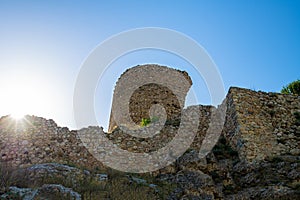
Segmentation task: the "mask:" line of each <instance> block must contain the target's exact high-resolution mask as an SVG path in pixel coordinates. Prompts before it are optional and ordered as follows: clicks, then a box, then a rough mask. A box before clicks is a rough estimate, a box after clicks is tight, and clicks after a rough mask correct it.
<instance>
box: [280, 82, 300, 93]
mask: <svg viewBox="0 0 300 200" xmlns="http://www.w3.org/2000/svg"><path fill="white" fill-rule="evenodd" d="M281 93H283V94H296V95H300V80H299V79H298V80H296V81H293V82H291V83H290V84H288V85H287V86H284V87H283V88H282V90H281Z"/></svg>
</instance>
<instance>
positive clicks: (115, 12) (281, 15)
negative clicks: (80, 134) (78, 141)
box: [0, 0, 300, 128]
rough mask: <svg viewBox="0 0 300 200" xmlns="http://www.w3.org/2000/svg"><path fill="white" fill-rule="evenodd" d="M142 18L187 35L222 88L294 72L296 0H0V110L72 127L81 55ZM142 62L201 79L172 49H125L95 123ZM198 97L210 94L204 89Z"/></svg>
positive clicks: (265, 84) (298, 62)
mask: <svg viewBox="0 0 300 200" xmlns="http://www.w3.org/2000/svg"><path fill="white" fill-rule="evenodd" d="M142 27H162V28H168V29H173V30H176V31H179V32H181V33H183V34H185V35H187V36H189V37H191V38H193V39H194V40H195V41H197V42H198V43H199V44H200V45H202V46H203V47H204V48H205V49H206V50H207V52H208V53H209V54H210V56H211V57H212V59H213V60H214V62H215V63H216V65H217V66H218V69H219V71H220V74H221V76H222V78H223V81H224V85H225V88H226V90H228V89H229V87H230V86H239V87H246V88H250V89H255V90H263V91H272V92H278V91H280V89H281V88H282V86H283V85H286V84H287V83H289V82H291V81H294V80H296V79H299V78H300V70H299V68H300V1H292V0H291V1H276V0H272V1H268V0H266V1H254V0H253V1H248V0H245V1H239V0H237V1H200V0H195V1H179V0H178V1H176V0H172V1H171V0H170V1H167V0H166V1H114V0H111V1H105V2H104V1H37V0H35V1H30V0H27V1H15V0H0V70H1V71H0V116H2V115H7V114H10V113H14V112H17V111H19V112H21V111H22V112H23V113H24V114H34V115H37V116H41V117H45V118H52V119H54V120H55V121H56V122H57V123H58V124H59V125H60V126H68V127H70V128H75V125H74V120H73V91H74V85H75V81H76V77H77V75H78V73H79V71H80V67H81V65H82V63H83V62H84V60H85V59H86V58H87V56H88V55H89V53H90V52H91V51H92V50H93V49H94V48H95V47H96V46H97V45H99V44H100V43H101V42H103V41H104V40H105V39H107V38H108V37H110V36H112V35H115V34H118V33H119V32H122V31H126V30H129V29H134V28H142ZM144 63H158V64H163V65H169V66H172V67H175V68H180V69H185V70H187V71H188V72H189V73H190V74H191V76H192V79H193V82H194V86H193V89H194V90H195V91H196V93H197V91H198V90H201V87H205V84H203V82H201V80H200V79H201V77H200V78H199V77H194V76H193V72H191V71H190V70H191V68H190V67H189V66H188V63H186V62H185V61H183V60H182V59H180V58H178V57H176V56H174V55H170V54H168V53H166V52H160V51H147V50H145V51H143V52H135V53H132V54H130V55H127V56H124V57H122V58H120V59H118V60H117V61H116V62H115V63H114V66H118V67H114V68H113V70H112V71H111V72H110V73H111V74H109V76H107V77H106V79H104V81H100V82H99V87H98V88H101V87H100V86H102V87H103V86H104V88H106V90H104V91H102V90H101V91H100V89H99V90H98V89H97V90H96V91H95V100H96V103H95V112H96V113H97V119H98V121H99V124H100V125H102V126H104V127H107V121H108V117H109V111H110V104H111V103H110V101H111V98H112V97H111V96H112V89H113V87H114V84H115V81H116V79H117V77H118V76H119V75H120V74H121V73H122V72H123V71H124V70H125V69H126V68H127V67H131V66H133V65H135V64H144ZM103 84H104V85H103ZM100 92H101V93H100ZM204 93H205V92H204ZM204 96H205V95H204ZM197 101H198V102H196V103H200V104H209V101H208V99H207V98H205V97H203V98H202V97H201V96H200V97H199V98H198V100H197Z"/></svg>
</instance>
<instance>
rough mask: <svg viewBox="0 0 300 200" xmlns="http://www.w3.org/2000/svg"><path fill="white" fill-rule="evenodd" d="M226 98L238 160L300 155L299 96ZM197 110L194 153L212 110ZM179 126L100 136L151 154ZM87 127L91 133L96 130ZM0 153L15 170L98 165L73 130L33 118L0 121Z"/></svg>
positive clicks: (239, 93)
mask: <svg viewBox="0 0 300 200" xmlns="http://www.w3.org/2000/svg"><path fill="white" fill-rule="evenodd" d="M226 100H227V113H226V121H225V124H224V128H223V135H224V137H225V139H226V140H227V142H228V143H229V144H230V146H231V147H232V148H233V149H234V150H236V151H237V152H238V156H239V158H240V159H241V160H246V161H248V162H256V161H261V160H265V159H268V158H269V157H276V156H278V155H293V156H299V155H300V149H299V141H300V140H299V137H300V136H299V135H300V119H299V116H300V114H299V113H300V98H299V96H298V97H297V96H293V95H283V94H277V93H265V92H255V91H251V90H248V89H241V88H231V89H230V90H229V92H228V95H227V97H226ZM198 108H199V110H200V112H201V113H202V114H201V118H200V122H199V128H198V132H197V134H196V136H195V139H194V142H193V143H192V146H191V148H192V149H196V150H199V149H200V148H201V145H202V141H203V139H204V137H205V134H206V131H207V129H208V126H209V123H210V114H211V109H212V107H210V106H198ZM191 123H192V122H191ZM179 125H180V117H177V118H173V119H172V120H168V121H167V122H166V126H165V128H163V129H162V130H161V132H160V133H159V134H156V135H155V136H154V137H153V138H145V139H143V138H136V137H133V136H131V135H128V134H125V133H124V132H123V131H122V130H121V129H120V128H117V129H116V130H115V131H113V132H112V133H105V134H106V135H107V138H109V139H110V140H111V141H113V142H114V143H115V144H116V145H117V146H119V147H120V148H122V149H125V150H128V151H132V152H152V151H155V150H157V149H159V148H162V147H163V146H164V145H165V144H167V143H168V142H170V141H171V140H172V138H173V137H174V135H175V134H177V130H178V127H179ZM89 129H90V131H91V132H93V133H94V132H95V131H96V132H97V131H98V130H100V129H101V128H99V127H96V129H97V130H94V129H95V128H93V127H90V128H87V130H89ZM150 129H151V127H150ZM141 131H142V132H143V130H141ZM150 131H151V130H150ZM0 150H1V152H0V153H1V154H0V156H1V160H2V161H12V162H13V163H14V165H17V166H19V165H21V166H23V165H31V164H36V163H43V162H58V163H69V164H72V163H73V164H76V165H80V166H84V167H88V168H91V167H95V166H98V167H103V165H102V164H101V163H100V162H99V161H97V160H96V159H95V158H94V157H93V156H92V155H91V154H90V153H89V151H88V150H87V149H86V148H85V146H84V145H83V143H82V141H81V140H80V138H79V136H78V131H70V130H68V129H67V128H62V127H58V126H57V125H56V123H55V122H54V121H53V120H46V119H43V118H39V117H33V116H27V117H26V118H25V119H24V120H23V121H15V120H13V119H11V118H10V117H2V118H1V119H0Z"/></svg>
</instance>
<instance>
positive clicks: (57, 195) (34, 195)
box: [0, 184, 81, 200]
mask: <svg viewBox="0 0 300 200" xmlns="http://www.w3.org/2000/svg"><path fill="white" fill-rule="evenodd" d="M0 198H1V199H24V200H38V199H68V200H80V199H81V195H80V194H78V193H77V192H74V191H73V190H72V189H70V188H65V187H64V186H62V185H59V184H47V185H43V186H42V187H39V188H35V189H32V188H17V187H10V188H9V191H8V192H7V193H5V194H2V195H1V196H0Z"/></svg>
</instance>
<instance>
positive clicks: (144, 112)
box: [129, 83, 181, 124]
mask: <svg viewBox="0 0 300 200" xmlns="http://www.w3.org/2000/svg"><path fill="white" fill-rule="evenodd" d="M153 105H161V106H163V107H164V108H165V112H166V115H167V119H172V118H175V117H177V116H179V115H180V113H181V106H180V103H179V101H178V99H177V98H176V95H175V94H174V93H173V92H172V91H171V90H169V89H168V88H167V87H164V86H161V85H158V84H155V83H150V84H147V85H143V86H141V87H139V88H138V89H137V90H136V91H135V92H134V93H133V95H132V96H131V98H130V102H129V112H130V117H131V119H132V120H133V121H134V122H135V123H136V124H139V123H140V122H141V121H142V119H143V118H145V119H150V118H155V117H159V116H157V115H155V114H152V116H151V113H152V112H153V113H155V112H156V111H155V110H153V108H154V107H153ZM151 108H152V109H151ZM154 109H155V108H154ZM151 111H152V112H151Z"/></svg>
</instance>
